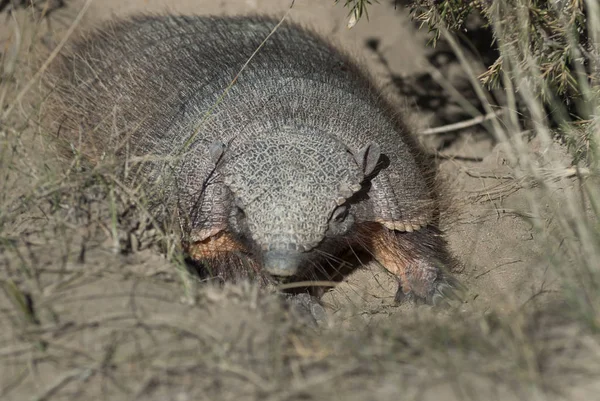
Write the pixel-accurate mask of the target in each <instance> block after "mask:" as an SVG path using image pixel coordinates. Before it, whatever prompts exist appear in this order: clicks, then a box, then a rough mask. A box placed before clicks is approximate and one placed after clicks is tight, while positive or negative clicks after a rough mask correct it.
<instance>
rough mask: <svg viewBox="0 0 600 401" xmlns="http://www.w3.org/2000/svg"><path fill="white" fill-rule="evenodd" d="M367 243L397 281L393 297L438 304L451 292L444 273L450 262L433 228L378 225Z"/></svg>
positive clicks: (439, 237) (453, 294)
mask: <svg viewBox="0 0 600 401" xmlns="http://www.w3.org/2000/svg"><path fill="white" fill-rule="evenodd" d="M371 245H372V249H371V252H372V254H373V256H374V258H375V259H376V260H377V261H378V262H379V263H381V264H382V265H383V266H384V267H385V268H386V269H387V270H388V271H390V272H391V273H392V274H394V275H395V276H396V277H397V278H398V280H399V282H400V286H399V289H398V292H397V294H396V300H397V301H401V300H406V299H408V300H423V301H425V302H427V303H428V304H438V303H439V302H440V301H442V300H443V299H445V298H448V297H451V296H455V289H456V284H455V283H452V282H450V281H449V280H450V278H449V277H448V276H447V275H446V274H445V272H446V271H447V269H449V268H451V267H452V265H453V263H454V262H453V259H452V257H451V256H450V254H449V253H448V251H447V249H446V248H447V245H446V242H445V241H444V239H443V237H442V236H441V234H440V233H439V232H438V231H437V230H436V229H434V228H432V227H423V228H421V229H420V230H418V231H414V232H398V231H390V230H387V229H381V230H378V231H377V232H376V233H375V235H372V237H371Z"/></svg>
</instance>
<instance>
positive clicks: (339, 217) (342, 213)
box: [331, 205, 348, 223]
mask: <svg viewBox="0 0 600 401" xmlns="http://www.w3.org/2000/svg"><path fill="white" fill-rule="evenodd" d="M346 216H348V207H347V206H346V205H342V206H339V207H338V208H337V209H335V210H334V211H333V214H332V215H331V220H333V221H335V222H338V223H339V222H342V221H344V219H345V218H346Z"/></svg>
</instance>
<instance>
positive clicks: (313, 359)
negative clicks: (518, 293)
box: [0, 0, 600, 400]
mask: <svg viewBox="0 0 600 401" xmlns="http://www.w3.org/2000/svg"><path fill="white" fill-rule="evenodd" d="M590 3H593V1H591V0H590ZM590 9H592V10H595V9H594V8H593V7H591V8H590ZM14 15H15V17H14V18H13V20H12V21H11V26H13V27H14V31H13V32H14V33H13V34H12V35H11V38H10V40H8V41H7V42H6V43H4V44H3V48H2V70H1V75H0V77H1V78H0V79H1V81H0V105H1V106H2V107H0V111H1V112H2V113H3V118H2V120H1V121H0V124H1V125H0V140H1V143H0V177H1V178H0V287H1V288H2V291H0V311H1V314H0V321H1V323H0V325H1V327H3V328H4V330H3V331H2V333H1V334H0V377H1V379H0V399H3V400H11V399H15V400H17V399H18V400H20V399H33V400H61V399H65V400H66V399H73V398H82V399H111V400H119V399H156V400H166V399H177V400H186V399H220V400H229V399H235V400H240V399H265V400H293V399H298V400H299V399H340V400H342V399H343V400H353V399H356V400H363V399H397V398H398V394H402V396H403V397H404V398H405V399H415V400H418V399H428V397H432V398H431V399H448V400H452V399H473V400H481V399H491V398H492V397H498V399H547V398H552V397H554V396H556V395H560V394H561V393H564V394H566V393H568V392H569V389H570V387H572V386H574V385H581V384H585V383H588V382H590V381H592V382H593V381H594V380H597V377H598V376H597V375H598V373H600V369H599V368H600V364H599V362H600V348H599V343H598V340H599V339H600V338H599V337H598V330H599V328H600V310H599V308H600V298H599V297H600V271H599V265H598V263H597V260H600V259H599V257H600V230H599V227H598V217H599V214H600V205H599V204H598V202H599V201H598V200H599V199H600V194H599V193H598V191H599V189H598V188H600V187H598V185H597V178H598V177H597V162H596V160H597V159H596V155H597V153H598V149H597V148H596V146H597V144H599V143H600V138H598V135H600V132H599V130H598V127H599V125H598V121H592V122H591V123H590V124H588V125H587V126H586V135H585V136H586V138H589V140H588V141H587V142H586V143H585V144H582V145H581V146H586V149H587V150H588V151H589V152H588V153H589V154H591V155H592V158H591V159H589V160H590V162H589V163H588V164H580V165H575V166H572V167H570V169H569V170H562V169H560V168H556V169H553V170H547V169H546V170H544V169H542V168H540V167H539V165H540V164H539V159H538V158H537V157H535V158H534V156H533V155H532V153H531V150H530V147H529V145H528V142H527V141H526V139H525V137H524V136H523V135H519V134H518V133H520V132H522V131H523V130H522V128H521V126H520V122H519V121H520V119H519V116H518V115H517V110H518V108H517V104H518V103H520V101H522V102H523V103H524V104H525V105H526V107H527V110H528V114H529V115H531V116H532V118H533V119H534V121H533V123H534V126H535V127H536V130H535V131H536V132H535V133H536V135H537V136H538V138H540V139H541V142H542V143H550V142H552V141H554V136H555V135H554V132H553V131H552V130H551V129H550V127H549V122H548V118H547V116H545V114H544V111H543V109H542V105H541V104H540V103H539V100H538V96H536V94H535V93H532V91H531V89H530V88H531V87H532V86H530V85H529V84H528V80H530V79H535V78H536V77H531V76H529V75H526V74H530V72H531V70H530V69H527V70H526V71H527V72H526V73H525V71H523V70H521V67H520V66H519V65H518V64H515V65H513V64H511V63H510V59H508V61H507V65H506V67H505V68H510V69H511V71H512V72H513V75H514V76H515V77H518V78H517V79H515V80H505V82H504V85H505V86H506V88H507V95H508V99H509V101H508V105H507V106H506V108H505V111H504V114H503V116H502V117H501V118H500V119H493V120H490V121H489V123H490V124H492V126H493V131H494V133H495V135H497V137H498V139H499V140H502V141H505V142H506V143H507V144H508V146H509V148H510V149H512V152H511V153H510V154H511V155H512V157H513V158H514V160H512V162H513V163H514V165H515V166H518V167H519V168H517V169H515V171H514V178H515V179H516V180H519V182H527V183H528V186H536V187H537V188H541V189H542V190H543V192H542V194H548V193H552V192H553V191H557V190H559V188H560V187H559V186H558V183H560V182H561V180H573V179H576V180H578V183H579V193H574V194H572V195H570V196H569V199H568V202H567V203H566V204H564V205H555V207H556V210H555V212H554V216H555V219H556V220H557V221H558V222H559V223H560V228H561V229H560V231H559V236H558V237H556V235H557V234H556V233H555V232H547V231H546V229H545V226H543V225H537V226H536V229H537V230H538V231H539V233H540V235H541V237H542V238H544V241H545V242H546V243H547V244H548V246H551V247H555V246H556V244H559V246H560V248H561V249H563V250H564V251H563V252H560V253H557V252H548V254H549V255H553V257H554V259H553V260H550V265H551V266H552V267H553V268H554V269H555V270H556V272H557V273H558V274H559V275H560V276H561V278H562V279H563V284H564V285H563V287H564V296H562V297H561V298H562V299H561V300H560V301H558V302H556V303H552V304H547V303H543V304H538V303H537V302H536V300H535V299H533V300H531V302H529V303H527V304H526V305H524V306H522V307H520V308H516V309H513V310H511V311H509V312H506V311H503V312H500V311H496V310H487V311H479V310H473V309H470V308H469V307H468V305H467V306H464V305H461V306H458V307H456V308H451V309H447V310H432V309H430V308H428V307H419V308H415V309H414V310H409V311H406V310H395V309H394V310H380V311H377V314H378V315H379V316H380V317H381V316H383V318H371V317H366V316H365V315H366V311H364V310H361V309H360V308H359V307H356V308H354V307H353V306H352V305H349V306H348V308H347V310H344V311H340V312H338V313H337V314H336V315H334V316H332V322H331V324H330V325H329V326H327V327H321V328H319V329H315V328H313V327H312V326H310V325H308V324H307V323H306V322H305V320H304V319H303V316H301V315H300V314H298V313H297V312H296V311H295V310H294V309H290V307H289V306H288V305H287V304H285V303H282V302H280V300H279V298H277V297H276V296H275V295H273V294H271V293H268V292H264V291H259V290H258V289H257V287H256V286H253V285H250V284H239V285H228V286H225V287H214V286H212V285H198V284H199V280H198V279H197V277H194V276H193V275H192V274H190V273H189V272H188V271H187V269H186V266H185V264H184V263H183V257H182V255H181V253H180V251H179V250H178V246H177V242H176V241H175V240H174V237H173V236H172V234H171V233H169V232H164V231H161V230H160V229H159V228H157V227H156V226H155V225H154V224H153V219H152V216H150V215H149V214H148V212H147V210H146V209H145V208H144V204H145V203H144V200H143V194H140V193H138V192H135V191H132V190H131V189H128V188H126V187H124V186H123V185H121V183H120V182H121V181H120V178H119V172H118V171H115V169H114V167H113V166H111V165H110V164H109V163H106V164H103V165H100V166H98V167H96V168H94V169H92V170H89V169H88V170H85V169H82V168H81V166H80V165H79V163H78V159H77V158H75V159H74V161H73V163H72V164H71V165H70V166H66V167H65V166H64V165H62V164H60V163H55V161H54V160H53V158H54V154H53V152H52V150H48V149H47V145H46V144H47V142H46V141H45V139H44V138H43V137H42V136H41V135H42V133H43V130H41V129H40V127H38V126H37V125H36V124H35V121H36V118H37V117H36V116H37V112H38V111H39V108H40V107H41V104H42V103H43V99H42V100H41V101H40V99H38V98H36V96H35V95H34V94H32V93H31V92H30V89H32V88H35V87H36V85H37V84H38V81H37V80H36V79H31V78H27V77H32V76H33V77H34V78H37V74H36V71H39V70H38V69H36V68H32V67H31V66H33V65H38V64H30V60H31V59H32V55H31V53H30V50H31V49H33V48H35V46H34V44H35V45H38V44H39V41H40V40H41V39H40V38H41V37H42V38H43V36H42V35H43V29H41V28H39V25H38V24H37V23H35V22H33V20H32V19H31V18H30V15H26V13H22V14H18V13H16V14H14ZM589 23H590V32H591V33H592V34H593V35H592V37H595V38H600V15H599V12H598V10H596V11H594V12H592V14H591V15H590V19H589ZM442 35H443V36H444V37H445V39H446V40H447V41H448V42H449V43H450V44H451V45H452V46H453V49H454V51H455V52H456V54H457V55H458V57H459V58H460V59H462V62H463V65H464V67H465V69H466V70H467V72H468V73H469V76H470V77H471V80H472V84H473V86H474V88H476V90H477V92H478V94H479V96H480V101H481V102H482V105H483V106H484V108H485V109H486V111H487V113H492V112H494V110H492V109H491V107H490V106H489V103H488V101H487V96H486V93H485V91H484V89H483V88H482V87H481V86H480V84H479V81H478V80H477V74H475V73H474V72H472V71H470V61H469V60H468V58H467V57H466V55H464V53H463V50H462V49H461V48H460V47H459V46H458V45H457V44H456V42H455V41H454V39H453V38H452V36H451V35H450V34H449V33H448V32H445V31H442ZM594 35H595V36H594ZM500 36H501V34H500ZM61 43H62V42H61ZM507 46H508V44H507ZM506 51H507V52H509V51H510V48H509V47H507V50H506ZM505 60H506V59H505ZM42 65H44V64H42ZM524 74H525V75H524ZM581 85H587V84H586V83H583V82H582V83H581ZM596 89H597V88H594V87H589V88H587V89H586V91H585V93H588V94H589V97H588V98H587V99H586V101H587V102H588V103H589V106H590V107H591V108H593V109H594V110H595V113H593V114H594V115H595V116H598V107H599V106H600V102H599V101H598V99H597V98H596V96H595V95H594V93H595V90H596ZM518 99H520V101H519V102H518V101H517V100H518ZM555 106H556V110H557V112H561V111H560V109H561V107H562V105H560V104H557V105H555ZM474 117H476V116H474ZM580 163H583V162H580ZM574 177H575V178H574ZM530 201H531V202H530V208H529V210H528V211H523V212H528V213H529V212H530V213H533V214H535V213H536V211H537V209H538V208H539V207H540V204H539V197H538V196H537V195H536V196H534V195H532V196H531V197H530ZM533 221H534V222H535V220H533ZM534 397H537V398H534Z"/></svg>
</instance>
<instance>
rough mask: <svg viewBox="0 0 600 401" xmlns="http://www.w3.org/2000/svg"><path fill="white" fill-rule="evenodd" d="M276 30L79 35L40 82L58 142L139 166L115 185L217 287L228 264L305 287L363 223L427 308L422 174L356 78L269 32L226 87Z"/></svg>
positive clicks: (430, 196) (428, 195) (293, 29)
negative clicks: (146, 208) (204, 265)
mask: <svg viewBox="0 0 600 401" xmlns="http://www.w3.org/2000/svg"><path fill="white" fill-rule="evenodd" d="M276 23H277V21H276V20H272V19H269V18H265V17H183V16H172V15H165V16H141V17H134V18H131V19H128V20H124V21H117V22H113V23H110V24H107V25H105V26H104V27H102V28H100V29H99V30H97V31H96V32H93V33H91V34H89V35H87V36H85V37H82V38H80V39H79V40H78V41H76V42H75V44H74V45H73V46H72V48H71V50H70V52H69V53H67V54H66V55H65V56H64V57H63V58H61V59H60V60H59V61H58V62H57V63H56V65H55V66H54V67H53V70H52V74H51V79H50V82H51V83H52V85H53V86H54V87H55V90H54V92H53V94H52V100H51V102H50V104H52V105H53V107H54V109H53V110H52V111H51V115H53V116H54V118H55V119H56V121H59V122H60V136H61V138H63V139H65V140H66V142H67V143H68V147H70V146H75V147H78V148H79V150H80V151H81V153H83V154H84V155H87V156H88V158H89V160H90V161H91V162H97V161H99V160H101V159H102V157H103V156H104V155H105V154H106V153H109V152H113V153H115V154H116V155H117V156H119V157H121V158H122V159H123V160H125V159H127V160H128V163H130V164H131V163H133V162H132V160H134V157H135V156H137V157H147V156H151V157H152V159H151V160H147V161H145V162H142V163H140V164H138V165H135V164H132V166H133V167H132V171H133V173H131V174H130V175H129V176H130V177H134V178H135V179H137V180H139V179H142V180H144V185H146V187H147V189H148V193H149V194H150V195H149V201H150V204H151V208H152V210H154V211H155V213H156V214H157V215H159V216H157V217H158V218H160V213H165V211H166V212H170V213H177V216H178V218H179V221H180V225H181V227H182V229H183V230H182V231H183V233H182V235H183V238H182V240H183V243H184V244H186V246H187V249H188V252H189V254H190V255H191V256H192V257H193V258H195V259H197V260H200V261H215V260H216V261H220V262H219V263H216V266H215V269H216V270H217V271H220V273H219V274H220V275H222V276H223V277H225V276H228V275H227V274H226V272H227V271H228V270H232V267H231V266H230V265H228V264H227V263H226V262H225V261H227V260H229V259H228V258H227V255H236V256H235V257H236V258H238V259H236V260H241V259H239V258H248V260H249V266H250V267H248V268H247V269H249V270H252V272H253V273H257V272H258V273H259V274H263V273H264V272H265V271H266V272H267V273H270V274H271V275H276V276H291V277H296V276H303V275H304V276H305V273H306V271H307V270H310V269H314V266H319V265H320V264H322V263H324V262H325V256H324V255H336V254H339V253H342V252H344V250H347V249H348V247H350V246H352V243H353V242H352V238H355V237H356V236H357V233H358V232H361V230H362V228H361V227H370V230H371V232H372V233H374V234H373V237H372V239H371V240H369V241H364V238H363V239H362V240H361V244H363V245H364V244H367V245H366V246H367V249H366V251H367V252H368V253H372V254H374V257H375V258H376V259H378V260H379V261H380V262H381V263H382V264H383V265H384V266H385V267H386V268H387V269H388V270H389V271H390V272H392V273H393V274H395V275H396V276H397V277H399V279H400V282H401V285H402V288H401V291H400V292H401V293H403V294H404V293H406V294H414V295H415V296H416V297H418V298H423V299H425V300H427V301H430V302H431V301H432V300H433V295H434V294H436V293H437V292H436V291H437V288H438V287H439V286H440V285H441V284H440V283H442V282H445V279H444V277H445V276H444V274H443V273H442V271H441V270H442V269H444V268H445V267H448V266H447V265H451V264H452V263H453V262H451V261H452V258H451V257H450V255H448V253H447V251H446V246H445V242H444V240H443V237H441V235H440V234H439V233H438V232H437V231H436V230H435V225H436V222H435V221H434V217H433V216H435V215H436V214H437V209H438V203H437V199H436V197H435V196H434V192H435V191H434V188H433V185H434V184H433V179H432V171H433V169H432V168H431V166H429V165H428V164H427V163H425V162H424V160H423V158H422V157H421V156H420V152H419V149H418V148H417V146H416V145H415V142H414V140H413V139H412V137H411V135H410V133H409V131H408V130H407V128H406V127H405V125H404V124H403V123H402V121H401V120H400V118H399V116H398V115H397V113H396V112H394V110H393V107H391V106H390V104H388V102H387V101H386V100H385V98H384V97H383V96H382V95H381V93H380V92H379V91H378V90H376V88H375V86H374V85H373V84H372V81H371V78H370V77H369V76H368V74H366V73H365V72H364V71H362V69H361V68H360V67H359V66H358V65H357V64H356V63H355V62H354V61H352V60H351V59H350V58H349V57H348V56H346V55H345V54H344V53H342V52H340V51H339V50H337V49H335V48H333V47H332V46H331V45H330V44H328V43H327V42H326V41H324V40H322V39H321V38H319V37H318V36H317V35H315V34H314V33H312V32H310V31H307V30H304V29H302V28H299V27H298V26H295V25H293V24H283V25H282V26H281V27H279V29H278V30H277V31H276V32H275V33H274V34H273V35H272V36H271V37H270V38H269V40H267V41H266V42H265V43H264V45H263V47H262V48H261V49H260V51H258V52H257V53H256V55H255V56H254V58H253V59H252V60H251V61H250V62H249V63H248V65H247V67H246V68H245V70H244V71H243V72H242V73H241V74H240V75H239V77H238V79H237V80H236V81H235V83H234V84H233V85H231V86H230V83H231V82H232V80H233V79H234V77H236V75H238V73H239V72H240V70H241V68H242V66H243V65H244V64H245V63H246V62H247V61H248V59H249V58H250V56H251V55H252V54H253V52H254V51H255V50H256V49H257V48H258V47H259V46H260V45H261V43H262V42H263V40H264V39H265V38H266V37H267V35H268V34H269V33H270V31H271V29H272V28H273V27H274V26H275V25H276ZM225 92H227V93H226V95H224V93H225ZM132 180H133V179H132ZM133 183H134V182H132V184H133ZM137 183H138V182H135V184H137ZM160 211H162V212H160ZM374 227H376V229H375V230H373V228H374ZM363 234H364V233H363ZM361 235H362V234H361ZM424 243H430V244H432V246H423V244H424ZM242 265H243V264H240V265H239V266H242ZM244 269H245V268H244V267H242V268H240V269H238V270H239V271H243V270H244ZM238 270H236V271H238Z"/></svg>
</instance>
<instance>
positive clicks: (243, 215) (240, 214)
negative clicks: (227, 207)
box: [235, 206, 246, 219]
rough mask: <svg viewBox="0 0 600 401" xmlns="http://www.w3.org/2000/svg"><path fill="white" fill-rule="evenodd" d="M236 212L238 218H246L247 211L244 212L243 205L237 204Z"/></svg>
mask: <svg viewBox="0 0 600 401" xmlns="http://www.w3.org/2000/svg"><path fill="white" fill-rule="evenodd" d="M235 212H236V213H237V216H238V218H240V219H245V218H246V212H244V209H242V208H241V207H239V206H236V207H235Z"/></svg>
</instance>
